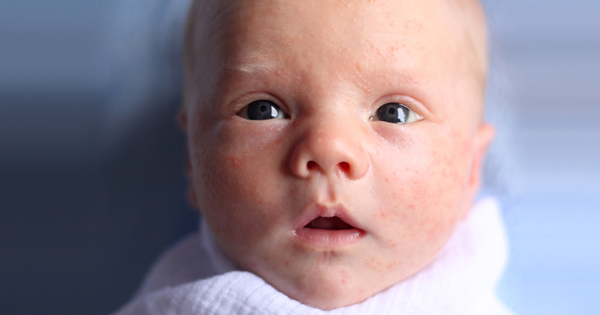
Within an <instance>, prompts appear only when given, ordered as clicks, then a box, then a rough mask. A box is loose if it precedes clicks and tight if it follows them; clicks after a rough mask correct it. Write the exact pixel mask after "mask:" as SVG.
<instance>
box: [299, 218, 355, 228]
mask: <svg viewBox="0 0 600 315" xmlns="http://www.w3.org/2000/svg"><path fill="white" fill-rule="evenodd" d="M304 228H307V229H321V230H350V229H355V227H353V226H352V225H350V224H348V223H346V222H345V221H344V220H342V219H340V218H338V217H337V216H335V217H331V218H325V217H317V218H315V219H313V220H312V221H310V222H308V224H307V225H306V226H305V227H304Z"/></svg>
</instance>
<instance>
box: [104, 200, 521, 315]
mask: <svg viewBox="0 0 600 315" xmlns="http://www.w3.org/2000/svg"><path fill="white" fill-rule="evenodd" d="M201 231H202V232H201V233H200V234H194V235H192V236H190V237H188V238H187V239H185V240H183V241H182V242H180V243H179V244H177V245H176V246H175V247H174V248H172V249H170V250H169V251H167V252H166V253H165V254H164V255H163V256H162V257H161V258H160V260H159V261H158V262H157V263H156V265H155V266H154V267H153V269H152V271H151V272H150V274H149V275H148V276H147V277H146V280H145V281H144V284H143V285H142V288H141V289H140V291H139V292H138V294H137V296H136V298H134V299H133V300H132V301H131V302H130V303H129V304H127V305H125V306H124V307H123V308H121V310H119V311H118V312H117V313H116V315H141V314H157V315H158V314H161V315H162V314H169V315H170V314H336V315H337V314H356V315H359V314H360V315H366V314H377V315H383V314H409V315H424V314H431V315H433V314H436V315H440V314H442V315H454V314H456V315H458V314H460V315H471V314H473V315H475V314H477V315H508V314H511V313H510V312H509V311H508V310H507V309H506V308H505V307H504V306H503V305H502V304H501V303H500V302H499V301H498V300H497V298H496V295H495V286H496V283H497V281H498V280H499V278H500V276H501V274H502V272H503V269H504V266H505V264H506V260H507V253H508V245H507V241H506V235H505V232H504V228H503V224H502V220H501V217H500V211H499V207H498V202H497V201H496V200H495V199H494V198H491V197H488V198H484V199H482V200H480V201H479V202H477V203H476V204H475V206H474V207H473V209H472V210H471V212H470V213H469V215H468V216H467V218H466V219H465V220H464V221H463V222H461V223H460V224H459V225H458V227H457V228H456V230H455V232H454V234H453V235H452V237H451V238H450V240H449V241H448V243H447V244H446V245H445V246H444V248H443V249H442V250H441V251H440V252H439V253H438V255H437V256H436V258H435V259H434V260H433V261H432V262H431V263H430V264H429V265H427V266H426V267H425V268H424V269H422V270H421V271H419V272H418V273H417V274H415V275H413V276H412V277H410V278H408V279H406V280H404V281H402V282H400V283H398V284H396V285H394V286H392V287H390V288H388V289H387V290H385V291H383V292H380V293H379V294H376V295H375V296H372V297H371V298H369V299H367V300H365V301H364V302H362V303H358V304H355V305H351V306H348V307H343V308H338V309H335V310H331V311H322V310H319V309H315V308H312V307H310V306H307V305H304V304H301V303H299V302H298V301H295V300H292V299H290V298H289V297H287V296H286V295H284V294H283V293H281V292H279V291H277V290H276V289H275V288H273V287H272V286H271V285H269V284H267V283H266V282H264V281H263V280H262V279H261V278H259V277H257V276H256V275H254V274H253V273H250V272H247V271H239V270H238V268H237V267H236V265H235V264H234V263H233V262H232V261H231V260H230V259H229V258H228V257H227V256H226V255H225V254H224V252H223V251H222V250H221V249H220V247H219V246H218V244H217V243H216V241H215V239H214V238H213V236H212V235H211V233H210V230H209V229H208V227H207V226H206V225H205V224H203V226H202V228H201ZM198 279H201V280H198Z"/></svg>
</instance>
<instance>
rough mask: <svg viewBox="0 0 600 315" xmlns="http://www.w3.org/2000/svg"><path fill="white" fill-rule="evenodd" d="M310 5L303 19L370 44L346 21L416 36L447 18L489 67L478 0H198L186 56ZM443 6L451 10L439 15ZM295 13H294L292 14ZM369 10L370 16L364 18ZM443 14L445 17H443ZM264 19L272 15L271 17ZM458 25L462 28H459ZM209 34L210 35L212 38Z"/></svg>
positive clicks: (278, 23) (276, 24) (275, 23)
mask: <svg viewBox="0 0 600 315" xmlns="http://www.w3.org/2000/svg"><path fill="white" fill-rule="evenodd" d="M374 10H376V11H378V12H377V14H378V16H377V18H373V15H371V16H368V14H365V12H372V11H374ZM269 11H276V12H278V13H279V14H280V15H282V18H281V19H277V18H273V15H270V16H269V19H265V18H264V16H265V15H268V13H269ZM307 11H308V12H309V13H310V15H311V16H312V21H311V20H307V19H304V21H309V23H314V22H318V23H319V24H320V25H324V24H329V25H326V26H325V27H333V28H334V29H336V28H337V30H338V31H339V34H340V35H342V36H352V37H353V38H351V39H352V40H356V44H357V45H360V44H365V43H364V42H362V43H361V42H360V38H356V37H357V36H360V35H361V34H360V33H354V34H348V33H345V34H344V32H343V30H344V27H346V26H352V25H353V24H354V26H359V28H363V33H370V34H374V33H375V32H402V31H405V30H403V29H408V28H412V29H413V34H414V36H420V35H421V34H419V30H420V29H423V28H428V27H432V26H433V25H435V24H445V25H444V26H443V27H444V28H454V29H455V30H456V31H454V33H461V34H462V35H464V36H462V37H464V38H466V39H467V40H461V42H464V43H462V44H463V45H466V46H468V47H466V49H465V51H468V52H471V53H472V55H473V59H477V66H478V68H481V69H482V70H481V71H482V72H483V73H485V68H486V61H487V60H486V59H487V58H486V57H487V52H486V43H485V34H486V29H485V22H484V17H483V12H482V8H481V5H480V3H479V2H478V1H477V0H355V1H337V0H336V1H328V0H319V1H311V0H307V1H301V2H297V1H287V0H244V1H239V0H195V1H194V2H193V5H192V7H191V10H190V14H189V20H188V27H187V34H186V41H185V45H186V47H185V55H186V56H185V57H186V58H187V59H193V58H195V57H198V56H199V55H202V54H204V53H205V51H201V50H202V49H207V48H208V47H211V48H213V47H215V46H223V45H227V44H228V43H226V42H227V41H228V40H230V39H231V38H232V37H234V35H236V32H240V31H245V32H246V33H250V34H251V32H252V31H255V30H256V28H248V27H247V26H248V24H249V23H254V24H260V23H263V24H265V25H267V24H268V27H270V28H272V29H274V30H277V29H281V28H284V27H287V26H289V25H291V24H294V22H296V21H294V20H295V19H294V18H293V17H294V15H295V14H299V13H306V12H307ZM440 12H444V13H447V14H442V15H440ZM285 13H287V14H285ZM283 15H287V16H286V17H283ZM290 16H291V17H292V18H289V17H290ZM365 16H367V18H362V17H365ZM286 18H287V20H286ZM441 19H445V20H444V21H440V20H441ZM263 20H271V21H270V22H271V23H269V21H263ZM257 21H258V23H257ZM240 24H241V27H239V28H238V29H237V30H234V31H232V25H240ZM307 24H308V23H307ZM457 25H458V26H459V29H456V28H455V27H456V26H457ZM369 26H371V28H369ZM355 29H357V28H355ZM331 35H332V34H328V35H327V36H329V38H328V40H331V38H332V36H331ZM333 35H335V34H333ZM323 36H325V35H323ZM340 37H341V36H340ZM457 38H458V37H457ZM238 39H239V38H236V40H238ZM207 40H210V43H208V42H207ZM194 46H195V47H194ZM194 48H195V49H194ZM292 48H297V47H292ZM208 49H210V48H208Z"/></svg>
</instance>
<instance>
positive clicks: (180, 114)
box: [177, 107, 187, 134]
mask: <svg viewBox="0 0 600 315" xmlns="http://www.w3.org/2000/svg"><path fill="white" fill-rule="evenodd" d="M177 125H179V129H181V131H183V133H185V134H187V112H186V111H185V109H184V108H183V107H181V108H180V109H179V111H177Z"/></svg>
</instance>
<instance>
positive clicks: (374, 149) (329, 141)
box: [179, 0, 494, 310]
mask: <svg viewBox="0 0 600 315" xmlns="http://www.w3.org/2000/svg"><path fill="white" fill-rule="evenodd" d="M485 37H486V28H485V21H484V16H483V12H482V8H481V5H480V3H479V2H478V1H476V0H303V1H290V0H244V1H235V0H227V1H225V0H199V1H195V2H194V3H193V4H192V7H191V12H190V14H189V20H188V26H187V31H186V37H185V53H184V64H185V92H184V105H183V108H182V110H181V114H180V117H179V121H180V125H181V127H182V129H183V130H184V131H185V134H186V136H187V138H188V148H189V160H190V165H189V168H188V172H189V177H190V179H191V185H190V192H189V196H190V199H191V202H192V204H193V205H194V206H195V207H196V208H198V209H199V210H200V211H201V212H202V215H203V218H204V220H205V224H206V225H207V226H208V227H209V228H210V231H211V232H212V234H211V235H213V236H214V238H215V239H216V241H217V243H218V246H219V247H220V248H222V250H223V251H224V252H225V253H226V256H227V259H230V260H231V261H232V262H233V263H234V264H235V266H236V268H237V269H239V270H243V271H248V272H250V273H252V274H255V275H257V276H258V277H260V278H262V279H263V280H264V281H265V282H266V283H267V284H268V285H270V286H272V287H273V288H274V289H276V290H277V291H279V292H281V293H283V294H284V295H285V296H287V297H289V298H291V299H292V300H295V301H298V302H300V303H301V304H303V305H307V306H311V307H313V308H317V309H321V310H331V309H337V308H341V307H347V306H350V305H354V304H357V303H362V302H363V301H365V300H367V299H368V298H369V297H372V296H375V295H377V294H379V293H380V292H382V291H384V290H386V289H388V288H390V287H392V286H394V285H395V284H398V283H402V282H403V281H405V280H406V279H408V278H409V277H411V276H413V275H415V274H418V273H419V272H420V271H421V270H423V269H424V268H426V266H428V264H430V263H431V262H432V261H433V260H434V258H435V257H436V255H437V254H438V253H439V252H440V250H441V249H442V248H443V247H444V246H445V244H446V243H447V241H448V240H449V238H450V237H451V236H452V234H453V232H454V231H455V229H456V227H457V225H459V224H460V222H461V221H463V220H465V218H466V217H467V216H468V215H469V212H470V210H471V208H472V201H473V199H474V196H475V194H476V192H477V190H478V188H479V185H480V178H481V173H482V163H483V160H484V156H485V153H486V149H487V146H488V144H489V143H490V141H491V140H492V138H493V135H494V130H493V128H492V127H491V126H490V125H488V124H486V123H484V122H483V121H482V115H483V98H484V90H485V78H486V70H487V51H486V38H485ZM194 280H197V279H190V281H194Z"/></svg>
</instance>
